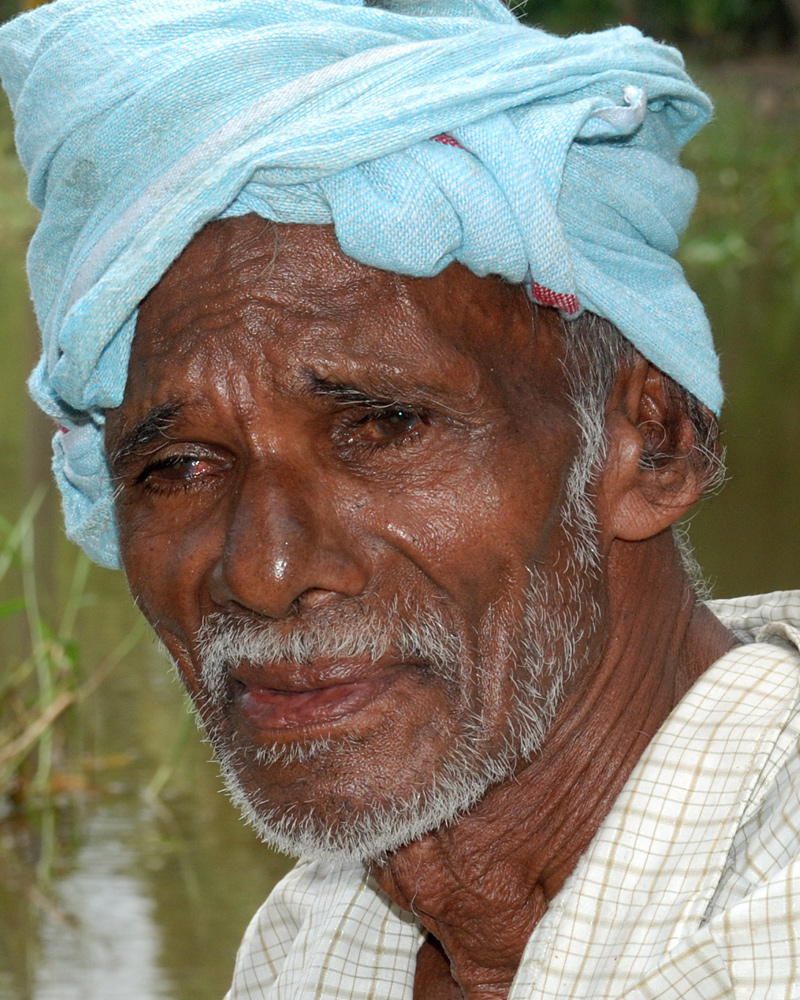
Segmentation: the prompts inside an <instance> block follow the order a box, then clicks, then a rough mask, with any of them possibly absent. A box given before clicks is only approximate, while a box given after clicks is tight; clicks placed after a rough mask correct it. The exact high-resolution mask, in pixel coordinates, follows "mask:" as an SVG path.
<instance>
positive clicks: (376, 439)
mask: <svg viewBox="0 0 800 1000" xmlns="http://www.w3.org/2000/svg"><path fill="white" fill-rule="evenodd" d="M0 46H2V48H1V49H0V63H1V64H2V67H3V72H4V78H5V83H6V87H7V89H8V91H9V94H10V97H11V100H12V104H13V105H14V106H15V112H16V114H17V117H18V122H19V128H18V144H19V148H20V155H21V157H22V159H23V162H24V163H25V165H26V167H27V169H28V170H29V173H30V176H31V195H32V198H33V200H34V201H35V202H36V204H38V205H39V206H40V207H41V208H42V209H43V217H42V222H41V225H40V227H39V230H38V232H37V234H36V236H35V238H34V241H33V243H32V246H31V253H30V259H29V260H30V277H31V283H32V287H33V292H34V299H35V302H36V305H37V310H38V316H39V319H40V322H41V325H42V330H43V335H44V341H45V350H44V355H43V358H42V361H41V363H40V365H39V366H38V368H37V370H36V372H35V373H34V376H33V378H32V383H31V385H32V391H33V393H34V395H35V396H36V398H37V400H38V401H39V402H40V403H41V405H42V406H43V407H44V408H45V409H46V410H47V411H48V412H50V413H51V414H52V415H53V416H54V417H55V418H56V419H57V420H58V422H59V424H60V430H59V432H58V433H57V435H56V439H55V454H56V457H55V469H56V475H57V477H58V480H59V484H60V486H61V489H62V492H63V494H64V506H65V513H66V518H67V528H68V532H69V533H70V535H71V536H72V537H73V538H75V539H76V540H77V541H78V542H80V544H82V545H83V546H84V547H85V548H86V550H87V551H88V552H89V553H90V554H91V555H92V556H93V557H94V558H95V559H97V560H98V561H99V562H101V563H104V564H106V565H122V566H123V567H124V569H125V572H126V574H127V577H128V580H129V582H130V586H131V590H132V593H133V595H134V597H135V599H136V601H137V603H138V604H139V606H140V608H141V609H142V611H143V613H144V614H145V616H146V617H147V618H148V620H149V621H150V622H151V624H152V625H153V627H154V629H155V630H156V632H157V633H158V635H159V637H160V638H161V640H162V641H163V643H164V645H165V646H166V648H167V649H168V651H169V653H170V655H171V657H172V659H173V661H174V663H175V665H176V668H177V670H178V672H179V674H180V676H181V678H182V679H183V681H184V683H185V684H186V686H187V688H188V690H189V692H190V693H191V695H192V698H193V699H194V701H195V704H196V705H197V708H198V711H199V715H200V718H201V719H202V722H203V724H204V725H205V727H206V729H207V731H208V733H209V736H210V738H211V740H212V742H213V744H214V747H215V750H216V752H217V755H218V757H219V760H220V763H221V765H222V769H223V771H224V774H225V777H226V780H227V782H228V785H229V788H230V789H231V792H232V795H233V797H234V799H235V800H236V801H237V803H238V804H239V805H240V806H241V808H242V810H243V811H244V813H245V815H246V816H247V817H248V819H249V820H250V821H251V822H252V823H253V824H254V826H255V827H256V829H257V830H258V831H259V832H260V834H261V835H262V836H263V838H264V839H265V840H266V841H267V842H268V843H271V844H273V845H274V846H277V847H278V848H280V849H282V850H285V851H289V852H293V853H295V854H297V855H299V856H300V857H301V859H302V862H301V863H300V864H299V865H298V866H297V868H296V869H295V871H294V872H293V873H292V874H291V875H290V876H289V877H288V878H287V879H286V880H285V881H284V882H283V883H282V885H281V886H279V888H278V889H277V890H276V891H275V893H274V894H273V896H272V897H271V899H270V900H268V901H267V903H266V904H265V905H264V907H263V908H262V909H261V911H259V913H258V914H257V915H256V917H255V918H254V921H253V923H252V925H251V927H250V929H249V930H248V932H247V935H246V938H245V941H244V943H243V945H242V948H241V951H240V955H239V959H238V962H237V968H236V972H235V978H234V985H233V987H232V990H231V993H230V997H231V998H238V1000H244V998H247V1000H254V998H260V997H270V998H278V997H280V998H289V997H292V998H295V997H296V998H301V997H302V998H312V997H314V998H323V997H324V998H362V997H363V998H367V997H373V998H386V1000H389V998H392V1000H400V998H411V997H418V998H425V1000H438V998H450V997H453V998H455V997H464V998H469V1000H490V998H500V997H511V998H513V1000H522V998H533V997H536V998H551V997H560V998H563V997H575V998H577V997H585V998H591V1000H596V998H599V997H608V998H611V997H623V996H624V997H626V998H630V1000H633V998H636V1000H645V998H655V997H659V998H678V997H693V998H698V1000H700V998H712V997H714V998H722V997H726V998H744V997H764V998H766V997H770V998H772V997H775V998H777V997H797V996H800V949H798V945H797V940H798V931H800V917H798V915H797V914H798V906H797V903H796V900H795V892H796V889H797V886H798V875H797V867H796V862H795V854H796V853H797V848H798V846H799V845H798V840H799V839H800V833H799V832H798V831H799V830H800V805H799V804H798V794H799V790H800V755H798V739H797V738H798V710H797V698H798V691H797V689H798V681H799V680H800V655H799V654H798V649H797V647H798V644H800V635H799V634H798V631H797V627H798V625H800V621H798V619H799V618H800V600H798V597H797V595H791V594H783V595H773V596H772V597H770V598H762V599H750V600H745V601H743V602H732V603H726V604H717V605H712V606H711V607H709V606H708V605H706V604H703V603H701V602H700V601H699V600H698V598H697V596H696V593H695V590H694V588H693V584H692V580H691V579H690V577H689V575H687V570H686V567H685V560H684V559H683V558H682V555H681V552H680V548H679V546H678V545H677V543H676V539H675V536H674V534H673V532H672V526H673V525H674V523H675V522H676V521H677V520H678V519H679V518H680V517H682V516H683V515H684V514H685V513H686V512H687V511H688V510H689V509H690V508H691V507H692V505H693V504H694V503H695V502H696V501H697V499H698V498H699V497H700V496H701V495H702V494H703V492H704V491H705V490H706V489H707V488H708V487H709V486H710V485H711V484H713V482H714V481H715V479H716V478H717V477H718V472H719V461H718V454H717V453H718V445H717V429H716V428H717V425H716V417H715V413H716V412H717V411H718V409H719V407H720V404H721V389H720V385H719V380H718V374H717V365H716V358H715V355H714V352H713V348H712V346H711V342H710V335H709V332H708V328H707V324H706V321H705V317H704V314H703V311H702V309H701V307H700V305H699V303H698V302H697V300H696V298H695V297H694V296H693V294H692V293H691V291H690V290H689V288H688V287H687V286H686V283H685V281H684V279H683V276H682V273H681V271H680V268H679V267H678V265H677V264H676V263H675V262H674V260H673V259H672V257H671V254H672V253H673V252H674V250H675V246H676V242H677V235H678V233H679V231H680V230H681V229H682V228H683V226H684V225H685V222H686V219H687V217H688V213H689V211H690V209H691V206H692V202H693V198H694V187H693V180H692V178H691V177H690V176H689V175H688V174H687V173H686V172H685V171H683V170H682V169H681V168H680V166H679V165H678V162H677V154H678V151H679V148H680V146H681V145H682V143H683V142H684V141H685V140H686V139H687V138H689V137H690V136H691V134H692V133H693V132H694V131H696V129H697V128H698V127H700V125H702V123H703V122H704V120H705V119H706V118H707V116H708V113H709V105H708V102H707V100H706V99H705V97H704V96H703V95H702V94H701V93H700V92H699V91H697V90H696V88H695V87H694V86H693V85H692V83H691V81H690V80H689V79H688V77H687V76H686V75H685V73H684V71H683V69H682V65H681V62H680V58H679V56H678V55H677V53H675V52H674V51H673V50H670V49H666V48H664V47H663V46H659V45H657V44H655V43H653V42H650V41H648V40H647V39H644V38H642V37H641V36H640V35H639V34H638V33H637V32H635V31H633V30H632V29H618V30H616V31H610V32H605V33H602V34H600V35H598V36H578V37H575V38H572V39H567V40H564V39H556V38H551V37H549V36H547V35H545V34H543V33H541V32H538V31H535V30H533V29H529V28H525V27H523V26H521V25H519V24H518V23H517V22H516V21H515V19H514V18H513V16H512V15H511V14H509V13H508V11H506V10H505V8H503V7H502V6H500V5H499V3H496V2H495V0H441V2H429V0H403V2H401V0H386V2H385V3H382V4H380V6H370V7H364V6H361V4H360V3H357V2H351V0H348V2H345V0H342V2H338V3H337V2H322V0H303V2H302V3H301V2H299V0H273V2H271V3H269V2H263V0H260V2H258V3H256V2H254V0H229V2H226V3H221V2H219V0H183V2H181V3H177V4H176V3H174V0H170V2H169V3H167V2H166V0H142V2H140V3H137V4H130V3H129V2H128V0H125V2H124V3H123V2H121V0H91V2H87V0H57V2H56V3H54V4H52V6H50V7H47V8H42V9H40V10H38V11H35V12H33V13H32V14H29V15H25V16H24V17H22V18H20V19H18V20H16V21H14V22H13V23H11V24H10V25H8V26H7V27H6V28H5V29H4V30H3V32H2V33H0Z"/></svg>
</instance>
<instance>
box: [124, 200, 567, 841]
mask: <svg viewBox="0 0 800 1000" xmlns="http://www.w3.org/2000/svg"><path fill="white" fill-rule="evenodd" d="M543 316H544V318H543V319H542V320H541V321H540V323H539V329H538V330H537V333H536V335H535V336H532V331H531V325H532V323H531V315H530V309H529V306H528V303H527V301H526V299H525V296H524V294H523V292H522V291H521V290H520V289H518V288H514V287H511V286H509V285H507V284H506V283H505V282H503V281H501V280H500V279H494V278H489V279H486V278H483V279H481V278H478V277H476V276H475V275H473V274H472V273H470V272H469V271H467V270H466V269H464V268H462V267H461V266H459V265H451V266H450V267H449V268H447V269H446V270H445V271H444V272H443V273H442V274H440V275H439V276H438V277H434V278H426V279H415V278H409V277H404V276H400V275H396V274H390V273H387V272H383V271H378V270H375V269H372V268H368V267H365V266H363V265H360V264H358V263H355V262H353V261H351V260H349V259H348V258H346V257H344V256H343V255H342V254H341V252H340V251H339V249H338V246H337V244H336V241H335V238H334V236H333V234H332V232H331V231H330V230H329V229H327V228H324V227H306V226H272V225H269V224H265V223H264V221H263V220H261V219H257V218H255V217H246V218H244V219H237V220H229V221H225V222H222V223H215V224H212V225H210V226H208V227H207V228H206V229H205V230H204V231H203V232H202V233H201V234H200V235H199V236H198V237H196V238H195V240H194V241H193V242H192V244H191V245H190V246H189V247H188V248H187V250H186V251H185V252H184V254H183V255H182V256H181V257H180V258H179V259H178V260H177V261H176V262H175V264H173V266H172V268H171V269H170V271H169V272H168V273H167V274H166V276H165V277H164V278H163V279H162V281H161V282H160V284H159V285H158V286H157V288H156V289H155V290H154V291H153V292H152V293H151V294H150V296H149V297H148V298H147V299H146V300H145V302H144V303H143V304H142V306H141V309H140V314H139V321H138V326H137V331H136V336H135V339H134V344H133V350H132V356H131V362H130V368H129V376H128V382H127V387H126V392H125V398H124V401H123V404H122V406H120V407H119V408H118V409H117V410H115V411H112V412H110V413H109V415H108V422H107V438H106V446H107V451H108V454H109V456H111V461H112V466H113V472H114V474H115V476H116V477H117V479H118V483H119V492H118V499H117V519H118V524H119V530H120V545H121V552H122V557H123V562H124V565H125V570H126V573H127V576H128V579H129V583H130V586H131V589H132V592H133V594H134V595H135V597H136V600H137V602H138V603H139V606H140V607H141V609H142V610H143V612H144V614H145V615H146V616H147V618H148V619H149V620H150V622H151V623H152V624H153V626H154V627H155V629H156V631H157V632H158V634H159V636H160V637H161V639H162V640H163V641H164V643H165V644H166V646H167V648H168V649H169V651H170V653H171V655H172V656H173V658H174V660H175V662H176V664H177V665H178V668H179V670H180V672H181V674H182V676H183V679H184V681H185V683H186V686H187V688H188V689H189V691H190V693H191V694H192V697H193V698H194V699H195V701H196V703H197V704H198V707H199V709H200V713H201V716H203V717H204V719H205V720H206V722H207V723H208V724H209V726H210V728H211V729H212V730H213V731H214V733H215V734H216V735H215V736H214V739H215V741H222V742H224V743H225V744H226V745H227V746H230V747H232V748H235V749H236V750H237V752H239V753H240V755H241V754H243V755H244V756H243V758H242V760H243V761H244V762H243V763H241V765H240V775H239V777H240V780H241V781H242V783H243V785H244V786H245V790H246V792H247V793H248V795H249V796H250V797H251V799H253V800H256V799H258V800H261V799H264V798H266V799H267V800H268V801H269V802H270V803H271V804H272V805H274V806H276V807H278V808H279V809H290V808H296V807H297V804H298V803H301V804H302V803H308V802H309V801H310V800H312V799H313V802H314V808H315V810H316V813H317V815H318V816H319V819H320V822H321V823H327V824H336V823H341V822H346V821H347V820H348V819H349V820H352V818H353V817H354V816H356V815H358V814H359V813H361V812H362V811H364V810H369V808H370V806H371V804H373V803H374V802H375V801H379V800H380V801H387V800H388V801H391V800H392V799H394V798H397V797H398V796H400V797H402V796H406V797H408V796H409V795H410V794H413V792H414V791H415V790H417V791H418V790H420V789H421V788H424V787H425V786H426V784H427V783H428V781H429V776H430V775H431V774H433V773H435V772H436V769H437V764H438V762H439V761H440V760H441V758H442V757H443V756H444V755H446V754H447V752H448V748H449V747H450V746H452V744H453V742H454V741H457V740H458V738H459V737H460V736H462V735H463V732H464V730H465V727H467V726H470V725H472V724H473V722H474V721H475V720H480V723H481V726H482V731H483V732H482V736H481V739H482V741H483V744H484V747H483V749H485V751H486V752H487V753H490V754H491V753H497V752H499V750H500V749H501V748H502V746H503V743H504V741H505V740H506V739H507V738H508V735H509V722H508V715H509V705H510V704H511V701H512V687H513V684H514V682H515V677H514V670H515V659H514V656H512V655H510V654H509V650H512V651H513V650H514V649H515V644H516V641H517V640H516V637H517V635H518V632H519V629H520V625H521V622H520V618H521V602H522V595H523V593H524V590H525V588H526V586H527V584H528V583H529V570H528V567H531V566H536V567H540V568H543V569H544V570H547V569H551V570H552V571H553V572H556V571H557V569H558V567H559V566H561V567H562V568H563V564H564V563H565V558H566V553H567V552H568V550H569V541H568V539H567V538H566V537H565V534H564V531H563V529H562V527H561V523H560V517H559V512H560V510H561V507H562V505H563V501H564V489H565V480H566V476H567V472H568V470H569V467H570V463H571V461H572V459H573V457H574V455H575V452H576V448H577V434H576V428H575V424H574V420H573V418H572V416H571V413H570V410H569V407H568V405H567V404H566V401H565V395H564V393H565V386H564V378H563V372H562V369H561V364H560V361H559V346H560V333H559V332H558V327H557V323H556V322H555V320H554V318H553V316H552V315H551V314H548V313H544V314H543ZM392 605H397V608H398V613H399V614H405V613H408V614H409V615H410V616H411V617H412V618H413V617H414V616H415V615H419V613H420V611H421V610H422V611H424V609H426V608H429V607H435V608H436V609H438V612H439V614H440V616H441V617H442V618H443V620H444V621H445V622H446V624H447V627H448V630H449V631H450V633H451V634H452V635H453V636H454V637H455V638H456V639H457V641H458V643H459V646H460V657H459V664H458V670H457V673H456V675H455V676H454V677H452V678H448V679H443V678H440V677H437V676H434V675H431V673H430V671H429V670H428V669H427V664H426V663H424V662H414V661H412V662H403V660H402V658H400V657H398V656H397V655H395V654H393V653H391V652H390V653H389V654H387V655H384V656H382V657H381V658H380V659H379V660H378V662H370V661H369V660H368V659H366V658H364V657H358V658H343V659H341V660H337V659H336V658H330V657H327V658H322V659H319V660H317V661H315V662H311V663H307V664H301V665H298V664H293V663H289V662H280V663H268V664H264V663H257V664H245V665H242V666H241V668H240V669H239V670H236V671H234V682H233V684H232V687H231V690H230V692H229V695H230V697H229V698H228V700H227V702H226V704H225V706H224V708H223V709H220V708H219V707H218V706H217V707H213V706H212V705H211V704H210V702H209V699H208V696H207V691H206V690H205V689H204V684H203V680H202V678H201V676H200V673H201V670H200V663H199V656H198V651H197V644H196V636H197V633H198V630H199V629H200V627H201V625H202V623H203V622H204V620H205V619H206V618H207V616H209V615H212V614H214V613H219V612H226V613H229V614H231V615H233V616H236V617H238V618H241V619H244V620H248V621H263V620H270V621H273V622H279V623H284V624H285V627H286V630H287V631H289V630H291V629H292V628H293V627H295V626H296V625H297V623H298V622H299V623H309V622H311V623H313V622H315V621H323V622H331V623H332V627H334V628H335V624H336V621H337V618H339V617H341V616H346V615H351V616H355V617H356V619H357V616H358V615H359V614H365V613H369V612H371V611H373V610H375V609H379V610H382V609H385V608H387V607H391V606H392ZM328 737H330V738H331V739H332V741H333V744H334V749H333V750H332V751H331V752H329V753H328V754H326V755H322V756H319V755H318V756H317V757H316V758H315V759H312V760H310V761H299V762H294V763H289V764H287V763H285V762H282V763H280V764H277V765H274V766H271V767H270V766H258V767H256V766H253V754H254V752H255V751H257V750H258V749H259V748H260V747H263V746H267V745H269V746H273V745H275V744H281V743H285V744H290V743H296V744H303V743H307V742H308V741H312V740H319V739H325V738H328Z"/></svg>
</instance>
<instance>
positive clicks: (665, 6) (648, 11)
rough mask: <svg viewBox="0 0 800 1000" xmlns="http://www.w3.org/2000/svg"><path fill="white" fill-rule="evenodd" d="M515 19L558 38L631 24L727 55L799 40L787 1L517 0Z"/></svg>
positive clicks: (659, 36) (664, 36) (651, 33)
mask: <svg viewBox="0 0 800 1000" xmlns="http://www.w3.org/2000/svg"><path fill="white" fill-rule="evenodd" d="M512 6H513V8H514V10H515V11H516V12H517V14H518V15H519V16H521V17H522V18H523V19H524V20H526V21H527V22H529V23H531V24H537V25H540V26H541V27H544V28H546V29H547V30H548V31H554V32H556V33H558V34H573V33H575V32H580V31H597V30H599V29H601V28H607V27H613V26H614V25H617V24H633V25H635V26H636V27H638V28H641V30H642V31H644V32H645V34H647V35H652V36H653V37H655V38H661V39H666V40H667V41H669V42H673V43H683V44H685V43H687V42H695V43H700V44H702V45H703V46H704V47H706V48H710V49H711V50H712V51H713V50H715V51H719V52H720V53H731V52H740V51H750V50H752V49H755V48H758V49H764V48H768V49H781V48H785V47H787V46H788V45H790V44H791V43H792V42H793V41H794V40H796V36H797V25H796V24H795V23H794V22H793V17H792V13H791V9H792V8H791V7H790V6H789V5H788V4H787V2H786V0H659V2H658V3H654V2H653V0H521V2H520V3H516V4H513V5H512Z"/></svg>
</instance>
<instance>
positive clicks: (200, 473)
mask: <svg viewBox="0 0 800 1000" xmlns="http://www.w3.org/2000/svg"><path fill="white" fill-rule="evenodd" d="M218 471H219V463H215V462H213V461H211V459H209V458H206V457H204V456H200V455H170V456H168V457H166V458H160V459H158V460H157V461H155V462H151V463H150V464H149V465H148V466H147V468H145V469H144V471H143V472H142V473H141V474H140V475H139V476H138V478H137V483H141V484H142V485H143V486H144V487H145V488H146V489H150V490H155V491H158V490H160V489H170V488H174V487H180V488H184V489H185V488H188V487H190V486H191V485H192V484H194V483H196V482H198V481H200V480H202V479H204V478H205V477H207V476H209V475H213V474H214V473H216V472H218Z"/></svg>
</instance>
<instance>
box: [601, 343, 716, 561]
mask: <svg viewBox="0 0 800 1000" xmlns="http://www.w3.org/2000/svg"><path fill="white" fill-rule="evenodd" d="M606 438H607V455H606V462H605V465H604V468H603V474H602V476H601V481H600V482H599V483H598V514H599V515H600V523H601V524H602V525H603V527H604V528H605V530H606V531H607V532H608V533H609V535H610V538H619V539H622V540H623V541H629V542H633V541H642V540H643V539H645V538H652V537H653V536H655V535H657V534H659V533H660V532H662V531H663V530H664V529H665V528H668V527H669V526H670V525H672V524H674V523H675V522H676V521H677V520H679V519H680V518H681V517H683V516H684V514H686V513H687V512H688V511H689V510H690V509H691V507H692V506H693V505H694V504H695V503H697V501H698V500H699V499H700V497H701V496H702V493H703V486H704V484H703V482H702V481H701V478H702V477H701V475H700V473H699V471H698V468H697V465H696V463H694V462H692V460H691V455H692V452H693V451H694V448H695V444H696V442H695V436H694V430H693V427H692V424H691V421H690V418H689V415H688V413H687V412H686V408H685V406H682V405H681V403H680V395H679V393H678V392H677V391H676V387H675V385H674V383H673V382H672V381H671V380H670V379H668V378H667V377H666V376H665V375H664V374H663V373H662V372H660V371H659V370H658V369H657V368H655V367H654V366H653V365H651V364H650V363H649V362H648V361H646V360H645V359H644V358H642V357H641V356H639V357H638V358H637V359H636V360H635V361H634V362H633V363H632V364H631V366H630V367H627V368H625V369H624V370H623V371H622V372H621V373H620V376H619V378H618V380H617V384H616V385H615V387H614V390H613V392H612V394H611V398H610V399H609V405H608V410H607V412H606Z"/></svg>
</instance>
